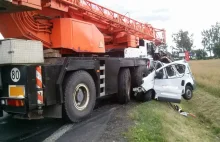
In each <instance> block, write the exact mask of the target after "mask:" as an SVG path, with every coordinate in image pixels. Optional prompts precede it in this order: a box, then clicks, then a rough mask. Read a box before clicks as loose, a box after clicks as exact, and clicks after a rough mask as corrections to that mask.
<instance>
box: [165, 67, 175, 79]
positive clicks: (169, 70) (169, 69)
mask: <svg viewBox="0 0 220 142" xmlns="http://www.w3.org/2000/svg"><path fill="white" fill-rule="evenodd" d="M166 71H167V75H168V77H169V78H170V77H175V76H176V72H175V70H174V68H173V67H172V66H167V67H166Z"/></svg>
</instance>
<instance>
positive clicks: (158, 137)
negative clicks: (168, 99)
mask: <svg viewBox="0 0 220 142" xmlns="http://www.w3.org/2000/svg"><path fill="white" fill-rule="evenodd" d="M153 106H155V107H153ZM159 108H160V106H158V105H157V104H156V102H151V103H148V104H142V105H140V106H138V107H136V108H135V109H133V110H132V111H131V112H130V113H129V116H130V118H131V119H132V120H133V121H134V122H135V126H134V127H132V128H131V129H130V130H129V132H128V133H127V134H125V136H126V137H128V139H129V140H131V141H132V142H150V141H157V142H163V141H164V136H163V131H162V120H161V119H162V118H161V114H160V112H158V109H159ZM149 116H150V117H149Z"/></svg>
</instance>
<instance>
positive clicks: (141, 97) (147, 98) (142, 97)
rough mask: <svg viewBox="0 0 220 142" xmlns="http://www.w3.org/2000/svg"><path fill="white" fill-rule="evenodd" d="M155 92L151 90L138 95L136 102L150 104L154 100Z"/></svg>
mask: <svg viewBox="0 0 220 142" xmlns="http://www.w3.org/2000/svg"><path fill="white" fill-rule="evenodd" d="M152 96H153V91H152V90H149V91H147V92H146V93H138V94H137V96H136V100H137V101H140V102H148V101H150V100H151V99H152Z"/></svg>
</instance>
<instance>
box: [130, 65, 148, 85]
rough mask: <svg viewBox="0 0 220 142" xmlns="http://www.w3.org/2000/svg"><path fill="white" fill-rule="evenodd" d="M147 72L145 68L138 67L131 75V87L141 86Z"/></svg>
mask: <svg viewBox="0 0 220 142" xmlns="http://www.w3.org/2000/svg"><path fill="white" fill-rule="evenodd" d="M148 74H149V71H148V69H147V66H139V67H137V68H135V70H134V72H133V74H132V82H133V85H132V86H133V87H139V86H141V84H142V79H143V78H144V77H146V76H148Z"/></svg>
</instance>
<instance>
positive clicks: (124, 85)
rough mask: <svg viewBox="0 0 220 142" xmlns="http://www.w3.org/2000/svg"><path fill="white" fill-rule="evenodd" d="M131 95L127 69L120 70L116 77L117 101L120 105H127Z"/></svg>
mask: <svg viewBox="0 0 220 142" xmlns="http://www.w3.org/2000/svg"><path fill="white" fill-rule="evenodd" d="M130 94H131V74H130V70H129V69H128V68H125V69H121V70H120V72H119V76H118V94H117V99H118V102H119V103H120V104H127V103H128V102H129V101H130Z"/></svg>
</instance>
